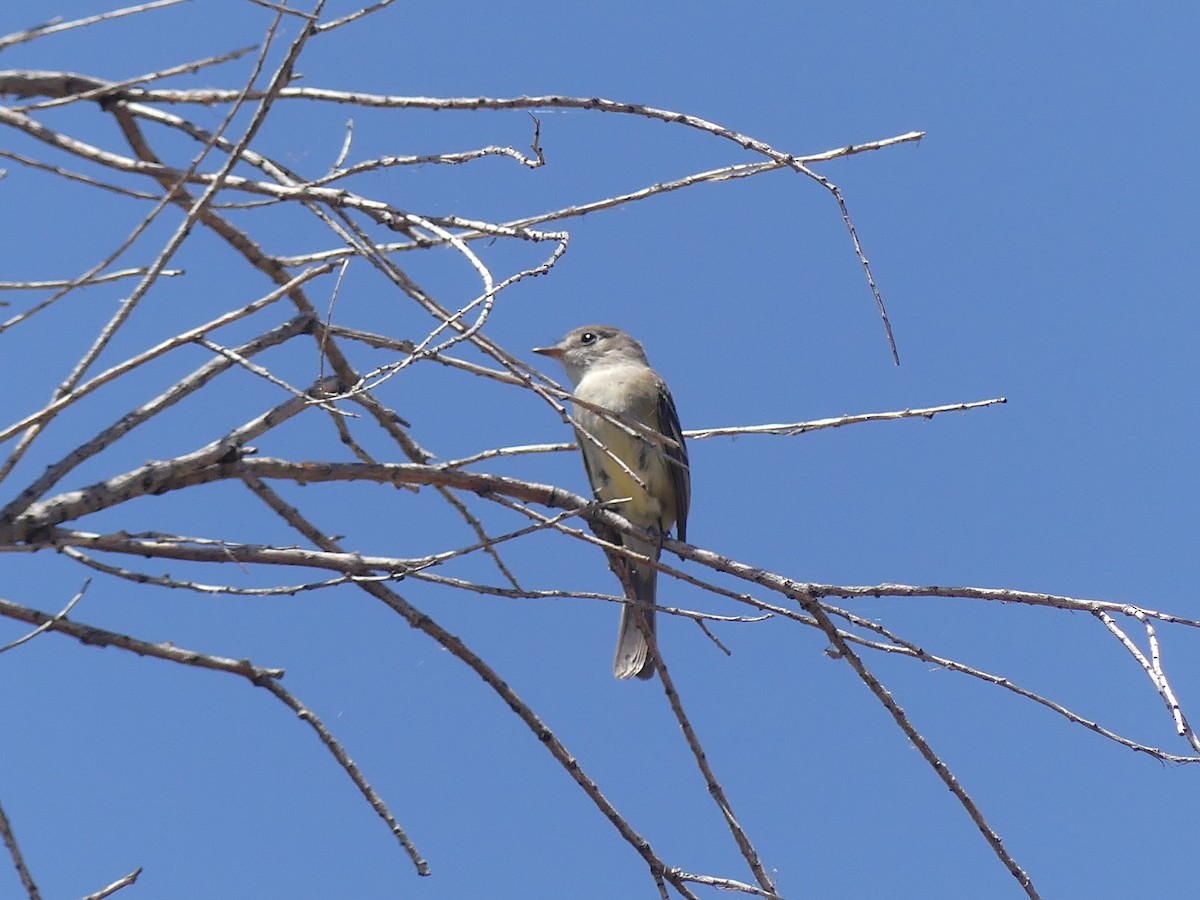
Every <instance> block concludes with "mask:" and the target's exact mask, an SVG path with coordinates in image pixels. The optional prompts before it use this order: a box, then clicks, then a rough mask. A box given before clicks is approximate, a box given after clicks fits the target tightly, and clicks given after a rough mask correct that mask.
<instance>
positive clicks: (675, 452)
mask: <svg viewBox="0 0 1200 900" xmlns="http://www.w3.org/2000/svg"><path fill="white" fill-rule="evenodd" d="M657 412H658V424H659V431H661V432H662V435H663V437H667V438H670V439H671V440H672V441H674V442H675V443H674V445H670V444H664V445H663V450H664V451H665V452H666V455H667V460H668V461H669V462H670V465H668V466H667V468H668V469H669V470H670V475H671V483H672V485H673V486H674V487H675V533H676V534H678V535H679V539H680V540H681V541H686V540H687V517H688V507H689V506H690V505H691V500H692V471H691V468H690V467H689V466H688V455H687V445H686V444H684V442H683V429H682V428H681V427H680V426H679V413H678V412H677V411H676V409H675V400H674V398H672V397H671V392H670V390H668V389H667V383H666V382H665V381H663V380H662V379H661V378H659V379H658V410H657Z"/></svg>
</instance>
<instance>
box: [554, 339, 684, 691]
mask: <svg viewBox="0 0 1200 900" xmlns="http://www.w3.org/2000/svg"><path fill="white" fill-rule="evenodd" d="M533 352H534V353H540V354H542V355H543V356H549V357H551V358H553V359H557V360H558V361H559V362H560V363H562V366H563V368H564V369H566V371H567V377H568V378H570V379H571V384H573V385H574V386H575V396H576V397H577V398H578V399H579V400H581V401H583V402H584V403H589V404H592V405H593V406H597V407H602V408H604V409H606V410H609V411H611V412H612V413H615V414H616V416H615V417H616V418H618V419H626V420H628V421H630V422H636V423H638V424H639V425H642V426H645V427H646V428H647V429H651V430H653V431H654V432H657V433H658V434H660V435H662V436H663V437H665V438H666V439H667V440H666V441H659V440H655V439H654V438H652V437H649V436H647V435H644V434H636V428H634V427H633V426H631V425H617V424H614V423H613V422H611V421H609V420H608V419H606V418H605V417H604V416H603V415H601V414H600V413H597V412H594V411H593V410H591V409H588V408H587V407H584V406H582V405H580V404H578V403H576V404H574V419H575V424H576V428H575V430H576V437H577V438H578V440H579V448H580V450H581V451H582V452H583V467H584V469H585V470H586V472H587V477H588V481H589V482H591V486H592V493H593V494H594V495H595V496H596V499H598V500H625V502H624V503H622V504H620V505H619V506H617V507H616V508H615V511H616V512H618V513H619V514H620V515H622V516H624V517H625V518H626V519H628V520H629V521H630V522H633V523H634V524H636V525H641V526H642V527H643V528H645V529H647V530H648V531H651V532H657V533H658V534H659V535H662V534H666V532H668V531H669V530H670V529H671V526H672V525H676V524H677V525H678V529H677V533H678V535H679V539H680V540H681V541H683V540H687V514H688V503H689V501H690V499H691V472H690V470H689V468H688V456H687V448H686V447H685V446H684V443H683V432H682V430H681V429H680V427H679V414H678V413H677V412H676V411H675V401H674V400H673V399H672V398H671V392H670V391H669V390H668V389H667V384H666V382H665V381H663V380H662V378H660V377H659V375H658V373H656V372H655V371H654V370H653V369H651V368H650V365H649V363H647V362H646V351H645V350H643V349H642V345H641V344H639V343H638V342H637V341H636V340H634V339H633V338H632V337H631V336H629V335H628V334H626V333H625V332H624V331H621V329H619V328H613V327H612V326H611V325H585V326H583V327H582V328H576V329H575V330H574V331H571V332H569V333H568V334H567V336H566V337H564V338H563V339H562V340H561V341H559V342H558V343H557V344H555V345H554V346H553V347H535V348H534V351H533ZM581 430H582V431H584V432H586V434H580V433H579V432H580V431H581ZM635 434H636V436H635ZM589 435H590V438H591V439H589ZM597 444H599V446H597ZM613 457H616V459H613ZM616 460H620V461H621V463H623V464H624V467H622V465H621V464H619V463H618V462H617V461H616ZM626 468H627V469H628V470H629V471H626ZM630 472H633V474H634V475H636V476H637V477H636V478H632V477H630V474H629V473H630ZM639 482H640V483H639ZM620 540H621V544H622V546H624V547H625V548H626V549H629V550H632V551H633V552H635V553H639V554H641V555H643V556H647V557H649V558H650V559H654V560H657V559H658V557H659V554H660V553H661V550H662V548H661V545H660V544H659V543H652V542H647V541H642V540H638V539H637V538H634V537H631V536H629V535H622V536H621V538H620ZM626 562H627V563H628V569H629V573H630V579H629V580H630V582H631V586H632V596H630V597H629V598H627V599H628V602H626V604H625V605H624V606H623V607H622V609H621V630H620V633H619V634H618V636H617V654H616V658H615V659H614V660H613V674H614V675H616V676H617V677H618V678H632V677H634V676H636V677H638V678H651V677H652V676H653V675H654V661H653V659H651V658H649V654H648V652H647V651H648V648H647V644H646V637H645V635H644V634H643V633H642V629H641V628H639V627H638V621H637V619H638V616H639V614H640V616H641V618H642V619H643V621H644V623H645V627H646V631H647V632H649V633H650V634H653V633H654V603H655V587H656V584H657V581H658V571H657V570H656V569H654V568H653V567H652V566H649V565H646V564H642V565H639V564H638V563H636V562H634V561H632V560H626ZM634 604H636V605H637V606H636V608H637V612H635V611H634Z"/></svg>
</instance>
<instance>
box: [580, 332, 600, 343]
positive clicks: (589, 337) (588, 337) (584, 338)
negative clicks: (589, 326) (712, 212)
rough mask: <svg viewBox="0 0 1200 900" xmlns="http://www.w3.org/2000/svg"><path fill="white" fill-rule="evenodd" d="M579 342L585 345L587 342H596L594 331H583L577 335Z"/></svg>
mask: <svg viewBox="0 0 1200 900" xmlns="http://www.w3.org/2000/svg"><path fill="white" fill-rule="evenodd" d="M579 343H581V344H584V345H585V346H586V345H587V344H594V343H596V333H595V332H594V331H585V332H584V333H583V334H581V335H580V336H579Z"/></svg>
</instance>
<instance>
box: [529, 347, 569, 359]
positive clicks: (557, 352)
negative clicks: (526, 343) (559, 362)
mask: <svg viewBox="0 0 1200 900" xmlns="http://www.w3.org/2000/svg"><path fill="white" fill-rule="evenodd" d="M533 352H534V353H540V354H542V356H548V357H550V358H551V359H562V353H563V352H562V349H561V348H559V347H534V348H533Z"/></svg>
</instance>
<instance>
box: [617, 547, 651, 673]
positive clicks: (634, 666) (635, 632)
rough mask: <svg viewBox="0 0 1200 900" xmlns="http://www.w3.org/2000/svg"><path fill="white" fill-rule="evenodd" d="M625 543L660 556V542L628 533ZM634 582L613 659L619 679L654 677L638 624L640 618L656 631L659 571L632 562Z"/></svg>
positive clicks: (637, 551) (646, 552) (623, 611)
mask: <svg viewBox="0 0 1200 900" xmlns="http://www.w3.org/2000/svg"><path fill="white" fill-rule="evenodd" d="M624 543H625V546H626V547H628V548H629V549H630V550H633V551H634V552H636V553H641V554H643V555H645V556H649V557H650V558H651V559H658V554H659V547H658V545H657V544H652V543H644V542H642V541H638V540H635V539H634V538H631V537H629V536H628V535H627V536H626V537H625V539H624ZM629 569H630V573H629V574H630V578H629V580H630V582H631V583H632V586H633V597H631V598H629V600H628V602H626V603H625V605H624V606H622V607H621V630H620V633H619V634H618V635H617V655H616V658H614V659H613V674H614V675H616V676H617V677H618V678H643V679H644V678H653V677H654V660H652V659H651V658H650V652H649V647H648V646H647V644H646V636H645V634H643V633H642V629H641V628H640V627H639V626H638V619H639V618H640V619H642V622H643V624H644V626H645V628H646V631H647V632H649V633H650V634H651V635H653V634H654V601H655V593H656V587H657V584H658V570H657V569H654V568H653V567H651V566H648V565H638V564H636V563H633V562H630V565H629Z"/></svg>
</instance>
